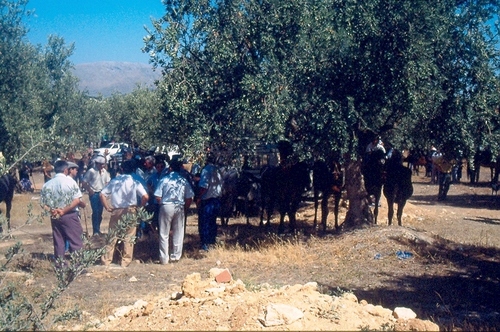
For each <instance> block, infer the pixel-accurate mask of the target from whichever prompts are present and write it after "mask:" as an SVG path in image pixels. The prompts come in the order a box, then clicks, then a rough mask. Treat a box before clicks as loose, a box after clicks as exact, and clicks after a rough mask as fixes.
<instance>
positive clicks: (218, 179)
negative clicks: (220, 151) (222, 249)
mask: <svg viewBox="0 0 500 332" xmlns="http://www.w3.org/2000/svg"><path fill="white" fill-rule="evenodd" d="M215 160H216V158H215V155H214V154H213V153H212V152H209V153H208V154H207V161H206V165H205V167H203V169H202V171H201V176H200V182H199V184H198V187H199V197H198V198H197V202H196V206H198V231H199V233H200V240H201V249H202V250H205V251H208V249H209V246H210V245H213V244H215V239H216V236H217V216H218V215H219V211H220V196H221V195H222V176H221V173H220V171H219V169H218V167H217V166H216V165H215Z"/></svg>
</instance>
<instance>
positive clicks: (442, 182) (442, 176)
mask: <svg viewBox="0 0 500 332" xmlns="http://www.w3.org/2000/svg"><path fill="white" fill-rule="evenodd" d="M438 181H439V193H438V200H440V201H444V200H445V199H446V195H448V190H450V183H451V174H450V173H441V172H440V173H439V179H438Z"/></svg>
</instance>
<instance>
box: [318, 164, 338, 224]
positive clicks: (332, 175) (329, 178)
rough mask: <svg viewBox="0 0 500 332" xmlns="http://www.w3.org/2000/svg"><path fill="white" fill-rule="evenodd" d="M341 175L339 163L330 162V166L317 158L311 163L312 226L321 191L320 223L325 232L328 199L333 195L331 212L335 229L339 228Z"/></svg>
mask: <svg viewBox="0 0 500 332" xmlns="http://www.w3.org/2000/svg"><path fill="white" fill-rule="evenodd" d="M342 187H343V176H342V173H341V171H340V165H339V164H338V163H337V162H333V163H332V167H330V165H329V164H328V163H327V162H325V161H323V160H318V161H315V162H314V165H313V189H314V228H316V227H317V224H318V207H319V201H320V197H319V195H320V193H321V224H322V225H323V232H326V220H327V218H328V213H329V211H328V199H329V198H330V196H332V195H333V198H334V200H335V202H334V208H333V214H334V215H335V229H338V228H339V221H338V219H339V205H340V198H341V196H342Z"/></svg>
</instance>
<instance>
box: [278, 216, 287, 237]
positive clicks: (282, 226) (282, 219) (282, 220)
mask: <svg viewBox="0 0 500 332" xmlns="http://www.w3.org/2000/svg"><path fill="white" fill-rule="evenodd" d="M283 233H285V213H283V212H281V211H280V225H279V227H278V234H283Z"/></svg>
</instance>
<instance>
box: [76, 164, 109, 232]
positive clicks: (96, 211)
mask: <svg viewBox="0 0 500 332" xmlns="http://www.w3.org/2000/svg"><path fill="white" fill-rule="evenodd" d="M94 163H95V166H94V167H93V168H91V169H89V170H88V171H87V172H86V173H85V176H84V178H83V182H82V187H83V189H85V190H86V191H87V192H88V193H89V201H90V207H91V208H92V234H93V235H99V234H101V223H102V212H103V205H102V203H101V200H100V198H99V193H100V192H101V190H102V188H104V186H106V185H107V184H108V183H109V181H110V180H111V176H110V175H109V173H108V171H107V170H106V159H104V157H103V156H97V157H96V158H95V159H94Z"/></svg>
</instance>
